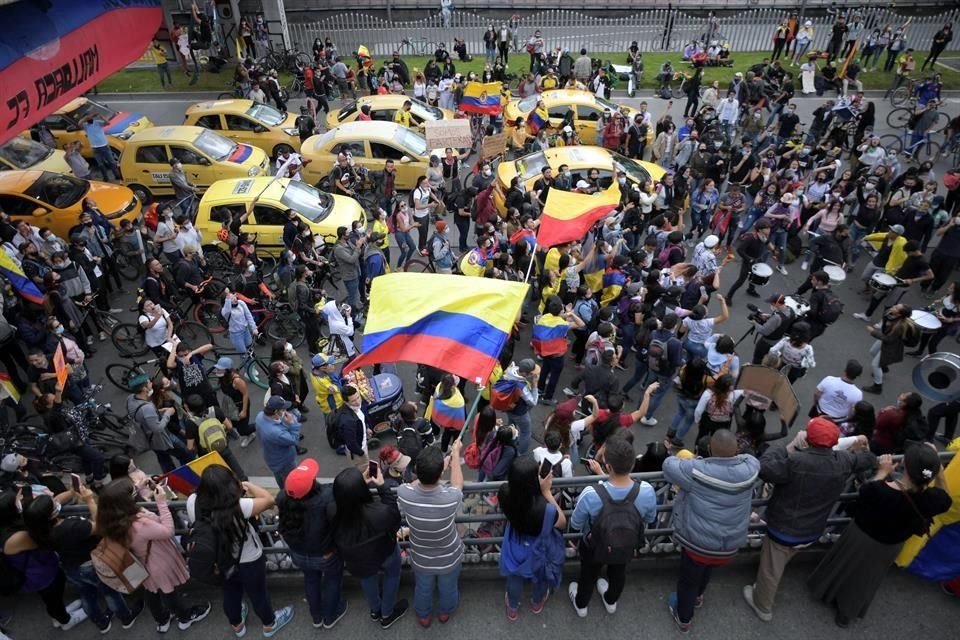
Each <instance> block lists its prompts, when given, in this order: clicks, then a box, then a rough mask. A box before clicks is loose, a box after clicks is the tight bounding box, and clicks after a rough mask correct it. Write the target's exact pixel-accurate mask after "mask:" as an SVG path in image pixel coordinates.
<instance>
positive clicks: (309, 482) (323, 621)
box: [277, 458, 347, 629]
mask: <svg viewBox="0 0 960 640" xmlns="http://www.w3.org/2000/svg"><path fill="white" fill-rule="evenodd" d="M319 472H320V465H319V464H317V461H316V460H313V459H312V458H307V459H306V460H304V461H303V462H301V463H300V465H299V466H298V467H297V468H295V469H294V470H293V471H291V472H290V473H288V474H287V479H286V481H285V482H284V487H283V491H281V492H280V493H279V494H278V495H277V506H278V507H279V509H280V535H282V536H283V540H284V542H286V543H287V547H289V549H290V557H291V558H292V559H293V563H294V564H295V565H297V567H298V568H299V569H300V571H302V572H303V585H304V590H305V591H306V595H307V604H308V605H309V607H310V616H311V617H312V618H313V626H314V628H319V627H323V628H324V629H332V628H333V627H334V625H336V624H337V623H338V622H339V621H340V620H341V619H342V618H343V616H344V615H346V613H347V602H346V600H344V599H343V597H342V595H341V586H342V584H343V559H342V558H341V557H340V555H339V554H338V553H337V547H336V545H335V544H334V537H333V536H334V528H333V519H332V518H331V517H330V516H329V512H330V510H331V509H332V507H333V504H334V502H333V488H332V486H331V485H322V484H320V483H319V482H318V481H317V474H318V473H319Z"/></svg>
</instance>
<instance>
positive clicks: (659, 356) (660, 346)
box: [647, 338, 670, 373]
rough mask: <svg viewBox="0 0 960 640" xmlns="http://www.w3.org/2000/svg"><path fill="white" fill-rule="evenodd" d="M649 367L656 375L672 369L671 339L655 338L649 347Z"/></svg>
mask: <svg viewBox="0 0 960 640" xmlns="http://www.w3.org/2000/svg"><path fill="white" fill-rule="evenodd" d="M647 366H648V367H649V368H650V371H653V372H654V373H665V372H666V371H667V370H668V369H669V368H670V339H669V338H667V339H666V340H661V339H659V338H653V339H652V340H650V344H649V345H647Z"/></svg>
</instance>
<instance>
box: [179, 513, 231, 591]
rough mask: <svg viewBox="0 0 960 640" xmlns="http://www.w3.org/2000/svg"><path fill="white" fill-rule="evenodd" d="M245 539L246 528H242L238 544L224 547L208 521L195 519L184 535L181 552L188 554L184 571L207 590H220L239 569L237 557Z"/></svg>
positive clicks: (218, 533) (219, 536)
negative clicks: (213, 588) (182, 550)
mask: <svg viewBox="0 0 960 640" xmlns="http://www.w3.org/2000/svg"><path fill="white" fill-rule="evenodd" d="M246 537H247V527H246V525H245V526H244V527H243V538H241V539H240V544H238V545H236V546H237V548H236V549H234V548H233V547H234V545H227V544H225V543H224V541H223V540H222V538H221V535H220V532H219V531H218V530H217V528H216V527H214V526H213V523H211V522H210V520H209V519H207V518H203V517H198V518H197V521H196V522H194V523H193V527H191V529H190V531H189V532H188V533H187V535H186V540H185V541H184V544H183V548H184V549H185V550H186V552H187V568H188V569H189V570H190V577H191V578H193V579H194V580H196V581H198V582H201V583H203V584H207V585H210V586H214V587H217V586H221V585H223V583H224V582H226V581H227V580H229V579H230V578H231V577H233V576H234V575H235V574H236V572H237V570H238V569H239V566H240V554H241V553H242V551H243V542H244V540H246Z"/></svg>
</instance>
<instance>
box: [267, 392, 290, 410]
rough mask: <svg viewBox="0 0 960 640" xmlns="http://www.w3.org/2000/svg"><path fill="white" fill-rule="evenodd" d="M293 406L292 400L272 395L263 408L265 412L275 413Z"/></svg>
mask: <svg viewBox="0 0 960 640" xmlns="http://www.w3.org/2000/svg"><path fill="white" fill-rule="evenodd" d="M292 406H293V403H292V402H287V401H286V400H284V399H283V398H282V397H280V396H270V399H269V400H267V405H266V406H265V407H264V408H263V409H264V411H265V412H267V413H271V414H273V413H276V412H277V411H280V410H281V409H289V408H290V407H292Z"/></svg>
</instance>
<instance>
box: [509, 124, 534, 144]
mask: <svg viewBox="0 0 960 640" xmlns="http://www.w3.org/2000/svg"><path fill="white" fill-rule="evenodd" d="M529 137H530V136H529V135H527V132H526V130H525V129H523V128H522V127H514V128H513V131H511V132H510V143H511V145H512V146H513V148H514V149H523V147H524V145H526V144H527V139H528V138H529Z"/></svg>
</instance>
